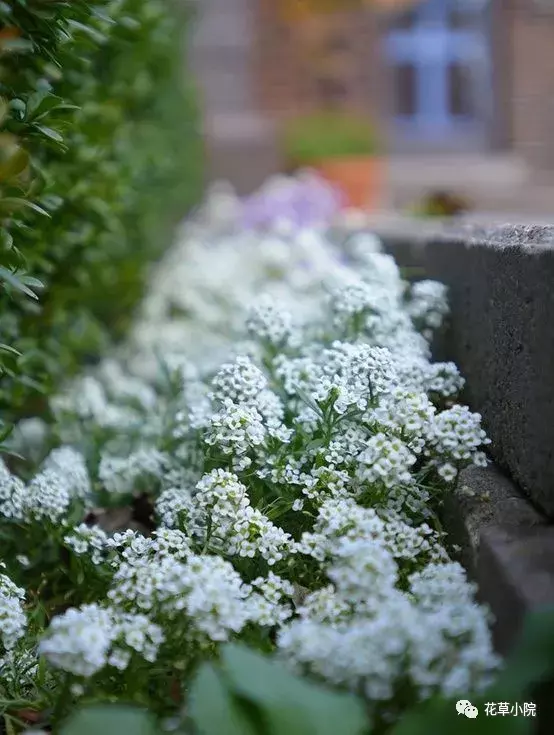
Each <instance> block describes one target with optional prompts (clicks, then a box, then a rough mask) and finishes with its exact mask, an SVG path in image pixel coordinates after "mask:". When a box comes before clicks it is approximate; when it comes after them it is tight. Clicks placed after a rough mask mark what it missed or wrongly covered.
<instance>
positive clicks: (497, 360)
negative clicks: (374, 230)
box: [378, 225, 554, 518]
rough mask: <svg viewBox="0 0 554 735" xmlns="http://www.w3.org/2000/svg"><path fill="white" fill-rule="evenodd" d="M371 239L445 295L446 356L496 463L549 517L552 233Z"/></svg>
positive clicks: (545, 229)
mask: <svg viewBox="0 0 554 735" xmlns="http://www.w3.org/2000/svg"><path fill="white" fill-rule="evenodd" d="M378 234H382V237H383V239H384V241H385V244H386V246H387V248H388V249H389V250H390V251H391V252H392V253H393V254H395V255H397V257H398V260H399V263H400V265H408V266H423V268H424V269H425V273H426V277H428V278H434V279H437V280H439V281H442V282H443V283H445V284H446V285H447V286H448V287H449V291H450V305H451V315H450V323H449V329H448V335H447V340H446V343H445V345H444V352H445V356H448V357H449V358H450V359H452V360H454V361H455V362H456V364H457V365H458V366H459V368H460V370H461V372H462V374H463V375H464V376H465V377H466V379H467V391H466V395H465V396H464V397H465V399H466V400H467V402H468V403H469V405H470V406H471V407H472V409H473V410H475V411H479V412H480V413H481V414H482V416H483V424H484V427H485V429H486V430H487V432H488V434H489V436H490V437H491V439H492V440H493V444H492V448H491V454H492V456H493V458H494V460H495V461H496V462H497V463H498V464H499V466H500V467H502V468H503V469H504V470H506V471H507V472H508V474H509V475H510V476H511V477H512V478H513V479H514V480H515V481H516V482H517V483H518V485H519V486H520V487H521V489H522V490H523V492H524V493H525V494H526V495H527V496H528V497H529V499H530V500H531V501H532V502H533V503H534V504H536V506H537V507H539V508H540V509H542V510H543V511H544V512H545V513H546V514H547V515H549V516H550V517H551V518H554V227H550V226H538V225H520V226H517V225H515V226H514V225H505V226H501V227H495V228H486V227H481V226H458V227H457V228H456V229H455V230H452V231H450V232H448V231H446V230H442V231H440V232H438V231H437V234H435V235H433V234H430V233H429V231H428V230H427V231H425V232H424V233H422V234H418V233H417V232H415V231H412V232H411V233H407V232H406V231H403V232H401V233H398V235H396V236H395V235H394V234H393V233H392V232H391V231H389V232H388V233H378ZM441 352H443V349H441ZM441 356H442V355H441Z"/></svg>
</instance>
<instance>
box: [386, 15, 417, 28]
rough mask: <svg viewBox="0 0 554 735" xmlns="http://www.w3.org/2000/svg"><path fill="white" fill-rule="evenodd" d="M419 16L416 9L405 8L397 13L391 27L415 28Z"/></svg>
mask: <svg viewBox="0 0 554 735" xmlns="http://www.w3.org/2000/svg"><path fill="white" fill-rule="evenodd" d="M417 16H418V13H417V11H416V10H404V11H403V12H402V13H396V15H395V16H394V18H393V20H392V22H391V24H390V25H391V28H397V29H398V30H405V29H409V28H413V27H414V26H415V24H416V22H417Z"/></svg>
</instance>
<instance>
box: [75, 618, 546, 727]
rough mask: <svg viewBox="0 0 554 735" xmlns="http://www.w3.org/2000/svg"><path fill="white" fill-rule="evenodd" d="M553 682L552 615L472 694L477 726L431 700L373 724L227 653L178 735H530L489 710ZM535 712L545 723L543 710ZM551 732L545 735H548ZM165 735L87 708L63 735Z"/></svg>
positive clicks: (228, 649) (205, 668) (274, 668)
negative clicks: (394, 720) (488, 684)
mask: <svg viewBox="0 0 554 735" xmlns="http://www.w3.org/2000/svg"><path fill="white" fill-rule="evenodd" d="M553 677H554V610H553V609H544V610H540V611H537V612H535V613H533V614H531V615H529V616H528V618H527V620H526V622H525V625H524V628H523V632H522V635H521V638H520V641H519V643H518V645H517V646H516V647H515V648H514V650H513V653H512V654H511V655H510V656H509V658H508V660H507V661H506V663H505V666H504V667H503V669H502V671H501V672H500V674H499V676H498V678H497V680H496V681H495V682H494V684H493V685H492V686H491V687H490V688H489V689H488V690H487V691H486V692H485V693H481V694H471V693H469V692H468V696H467V699H468V700H469V701H471V703H472V704H473V705H475V706H477V707H478V709H479V712H480V714H479V715H478V717H477V718H476V719H471V720H470V719H467V718H466V717H464V716H460V715H459V714H458V713H457V711H456V702H455V700H448V699H444V698H440V699H433V700H430V701H427V702H424V703H422V704H421V705H420V706H418V707H416V708H415V709H414V710H413V711H411V712H408V713H406V714H405V715H404V716H403V717H401V719H400V720H399V721H398V722H397V724H396V725H393V726H390V725H387V724H386V723H374V722H373V723H372V717H371V711H370V709H369V708H368V707H367V706H366V704H364V703H363V702H362V700H361V699H358V698H356V697H354V696H353V695H350V694H345V693H340V692H333V691H332V690H329V689H328V688H327V687H324V686H322V685H320V684H317V683H314V682H311V681H308V680H306V679H302V678H300V677H298V676H296V675H294V674H291V673H290V672H289V671H287V670H286V669H285V668H284V667H283V666H282V664H280V663H279V662H277V661H275V660H272V659H270V658H267V657H265V656H263V655H261V654H259V653H255V652H253V651H251V650H249V649H248V648H246V647H244V646H238V645H235V644H228V645H227V646H225V647H223V649H222V653H221V659H220V661H219V662H218V663H216V664H211V663H204V664H203V665H202V666H201V667H200V669H199V670H198V672H197V674H196V677H195V679H194V681H193V684H192V686H191V689H190V691H189V692H188V693H187V694H188V702H187V707H186V711H185V712H184V717H183V718H182V720H181V721H180V722H179V723H177V720H179V718H176V729H172V732H175V733H176V735H184V734H185V733H187V735H335V733H339V732H340V733H341V735H377V734H378V733H384V732H386V733H389V735H429V733H446V732H448V733H449V735H468V734H469V733H472V734H473V735H491V734H492V735H495V733H498V735H530V733H531V732H533V731H534V728H535V727H536V724H537V721H536V719H535V718H531V717H527V718H526V717H522V716H519V717H513V716H511V717H491V716H487V715H486V714H485V704H486V703H487V702H509V703H514V704H515V703H516V702H519V703H522V702H524V701H532V699H533V693H534V691H535V689H536V687H537V685H539V684H541V682H544V681H545V680H549V679H551V678H553ZM537 704H538V708H537V709H538V712H539V715H540V703H537ZM545 731H546V730H545ZM97 732H102V733H103V735H119V733H121V732H126V733H127V732H128V733H132V735H161V733H162V732H164V729H163V728H162V727H161V726H160V725H158V724H157V723H156V720H155V719H154V718H153V717H152V716H151V715H150V714H149V713H148V712H147V711H145V710H141V709H135V708H132V707H127V706H122V705H117V704H116V705H105V706H93V707H83V708H82V709H80V710H77V711H76V712H75V713H74V714H73V715H72V716H71V717H70V718H69V719H68V720H67V722H66V723H65V725H64V726H63V727H62V729H61V735H88V734H89V733H91V735H92V733H97Z"/></svg>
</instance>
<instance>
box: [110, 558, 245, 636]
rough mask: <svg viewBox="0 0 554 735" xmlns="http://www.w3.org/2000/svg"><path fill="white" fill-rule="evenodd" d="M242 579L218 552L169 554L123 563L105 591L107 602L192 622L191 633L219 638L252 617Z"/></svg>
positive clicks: (188, 624)
mask: <svg viewBox="0 0 554 735" xmlns="http://www.w3.org/2000/svg"><path fill="white" fill-rule="evenodd" d="M249 594H250V588H249V587H248V585H245V584H244V583H243V581H242V580H241V578H240V576H239V575H238V574H237V572H235V570H234V569H233V567H232V566H231V564H230V563H229V562H227V561H225V560H224V559H222V558H221V557H218V556H195V555H191V556H189V557H188V559H187V561H186V563H182V562H180V561H178V560H177V559H175V557H173V556H165V557H161V558H154V559H147V560H145V562H144V563H143V564H136V563H134V564H129V563H123V564H121V565H120V566H119V568H118V570H117V571H116V573H115V576H114V582H113V585H112V588H111V590H110V592H109V595H108V596H109V598H110V599H111V600H112V602H113V603H115V604H117V605H118V606H121V607H126V608H128V609H129V608H130V609H132V610H133V611H137V612H141V613H142V612H149V613H151V614H152V615H153V616H154V618H155V619H157V618H158V617H159V619H160V620H164V619H165V620H168V619H169V620H172V621H173V625H175V624H177V623H178V621H179V619H181V620H182V621H183V622H182V625H187V626H190V624H191V623H192V626H193V630H195V631H196V635H200V636H207V637H208V638H209V639H211V640H213V641H225V640H227V639H228V638H229V636H230V635H231V634H232V633H238V632H240V631H241V630H242V628H243V627H244V626H245V625H246V624H247V623H248V621H249V620H250V619H251V617H252V613H251V610H250V606H249V602H248V596H249ZM187 619H188V622H186V621H187Z"/></svg>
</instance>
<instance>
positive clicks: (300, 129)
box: [283, 112, 379, 166]
mask: <svg viewBox="0 0 554 735" xmlns="http://www.w3.org/2000/svg"><path fill="white" fill-rule="evenodd" d="M283 145H284V151H285V155H286V157H287V159H288V160H289V161H291V162H292V163H294V164H295V165H297V166H304V165H309V164H313V163H317V162H319V161H321V160H323V159H328V158H342V157H343V156H345V157H346V156H373V155H376V154H377V153H378V150H379V145H378V142H377V137H376V133H375V131H374V129H373V126H372V125H371V124H370V122H369V121H368V120H365V119H364V118H363V117H356V116H352V115H346V114H343V113H338V112H319V113H315V114H311V115H307V116H303V117H300V118H296V119H294V120H292V121H290V122H289V123H288V124H287V125H286V126H285V131H284V138H283Z"/></svg>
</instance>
